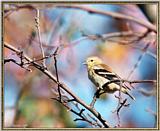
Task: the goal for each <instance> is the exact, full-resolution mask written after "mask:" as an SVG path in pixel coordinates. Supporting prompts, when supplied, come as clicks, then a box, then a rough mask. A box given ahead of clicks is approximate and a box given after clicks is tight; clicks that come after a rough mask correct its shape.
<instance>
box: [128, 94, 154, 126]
mask: <svg viewBox="0 0 160 131" xmlns="http://www.w3.org/2000/svg"><path fill="white" fill-rule="evenodd" d="M148 108H151V109H152V110H153V111H156V103H154V102H153V98H152V97H138V99H137V100H136V102H134V103H132V104H131V105H130V108H129V110H130V114H132V115H131V117H132V120H133V122H135V123H136V125H137V127H144V128H145V127H146V128H147V127H148V128H149V127H153V126H154V122H155V118H154V116H153V115H151V114H150V113H149V112H147V111H146V109H148Z"/></svg>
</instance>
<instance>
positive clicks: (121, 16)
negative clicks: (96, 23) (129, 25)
mask: <svg viewBox="0 0 160 131" xmlns="http://www.w3.org/2000/svg"><path fill="white" fill-rule="evenodd" d="M55 7H57V8H73V9H80V10H83V11H87V12H88V13H92V14H100V15H103V16H110V17H113V18H116V19H124V20H129V21H133V22H135V23H137V24H139V25H142V26H144V27H146V28H148V29H150V30H152V31H154V32H157V29H156V26H155V25H153V24H152V23H150V22H149V21H146V20H142V19H139V18H136V17H133V16H129V15H124V14H121V13H117V12H111V11H102V10H97V9H94V8H90V7H86V6H81V5H55Z"/></svg>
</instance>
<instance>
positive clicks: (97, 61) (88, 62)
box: [84, 56, 102, 68]
mask: <svg viewBox="0 0 160 131" xmlns="http://www.w3.org/2000/svg"><path fill="white" fill-rule="evenodd" d="M84 64H85V65H87V67H88V68H90V67H93V66H95V65H99V64H102V60H101V59H100V58H98V57H96V56H91V57H88V58H87V59H86V61H85V63H84Z"/></svg>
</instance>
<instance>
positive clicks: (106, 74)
mask: <svg viewBox="0 0 160 131" xmlns="http://www.w3.org/2000/svg"><path fill="white" fill-rule="evenodd" d="M83 64H85V65H87V70H88V77H89V79H90V80H91V81H92V82H93V83H94V85H95V86H96V87H97V88H98V89H99V88H100V89H102V90H103V91H105V92H107V93H114V92H115V91H120V90H121V92H123V93H124V94H127V95H128V96H130V97H131V98H132V99H133V100H135V98H134V97H133V96H132V95H130V94H129V92H128V89H127V88H126V87H125V86H123V85H121V81H120V80H121V78H120V77H119V76H118V75H117V74H116V73H114V72H113V71H112V69H111V68H110V67H109V66H107V65H106V64H104V63H103V62H102V60H101V59H100V58H98V57H96V56H92V57H89V58H87V59H86V61H85V63H83ZM111 81H113V82H111ZM109 82H110V83H109Z"/></svg>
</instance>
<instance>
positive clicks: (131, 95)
mask: <svg viewBox="0 0 160 131" xmlns="http://www.w3.org/2000/svg"><path fill="white" fill-rule="evenodd" d="M125 94H127V95H128V96H129V97H130V98H132V100H136V99H135V98H134V96H132V95H131V94H129V93H128V92H126V93H125Z"/></svg>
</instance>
